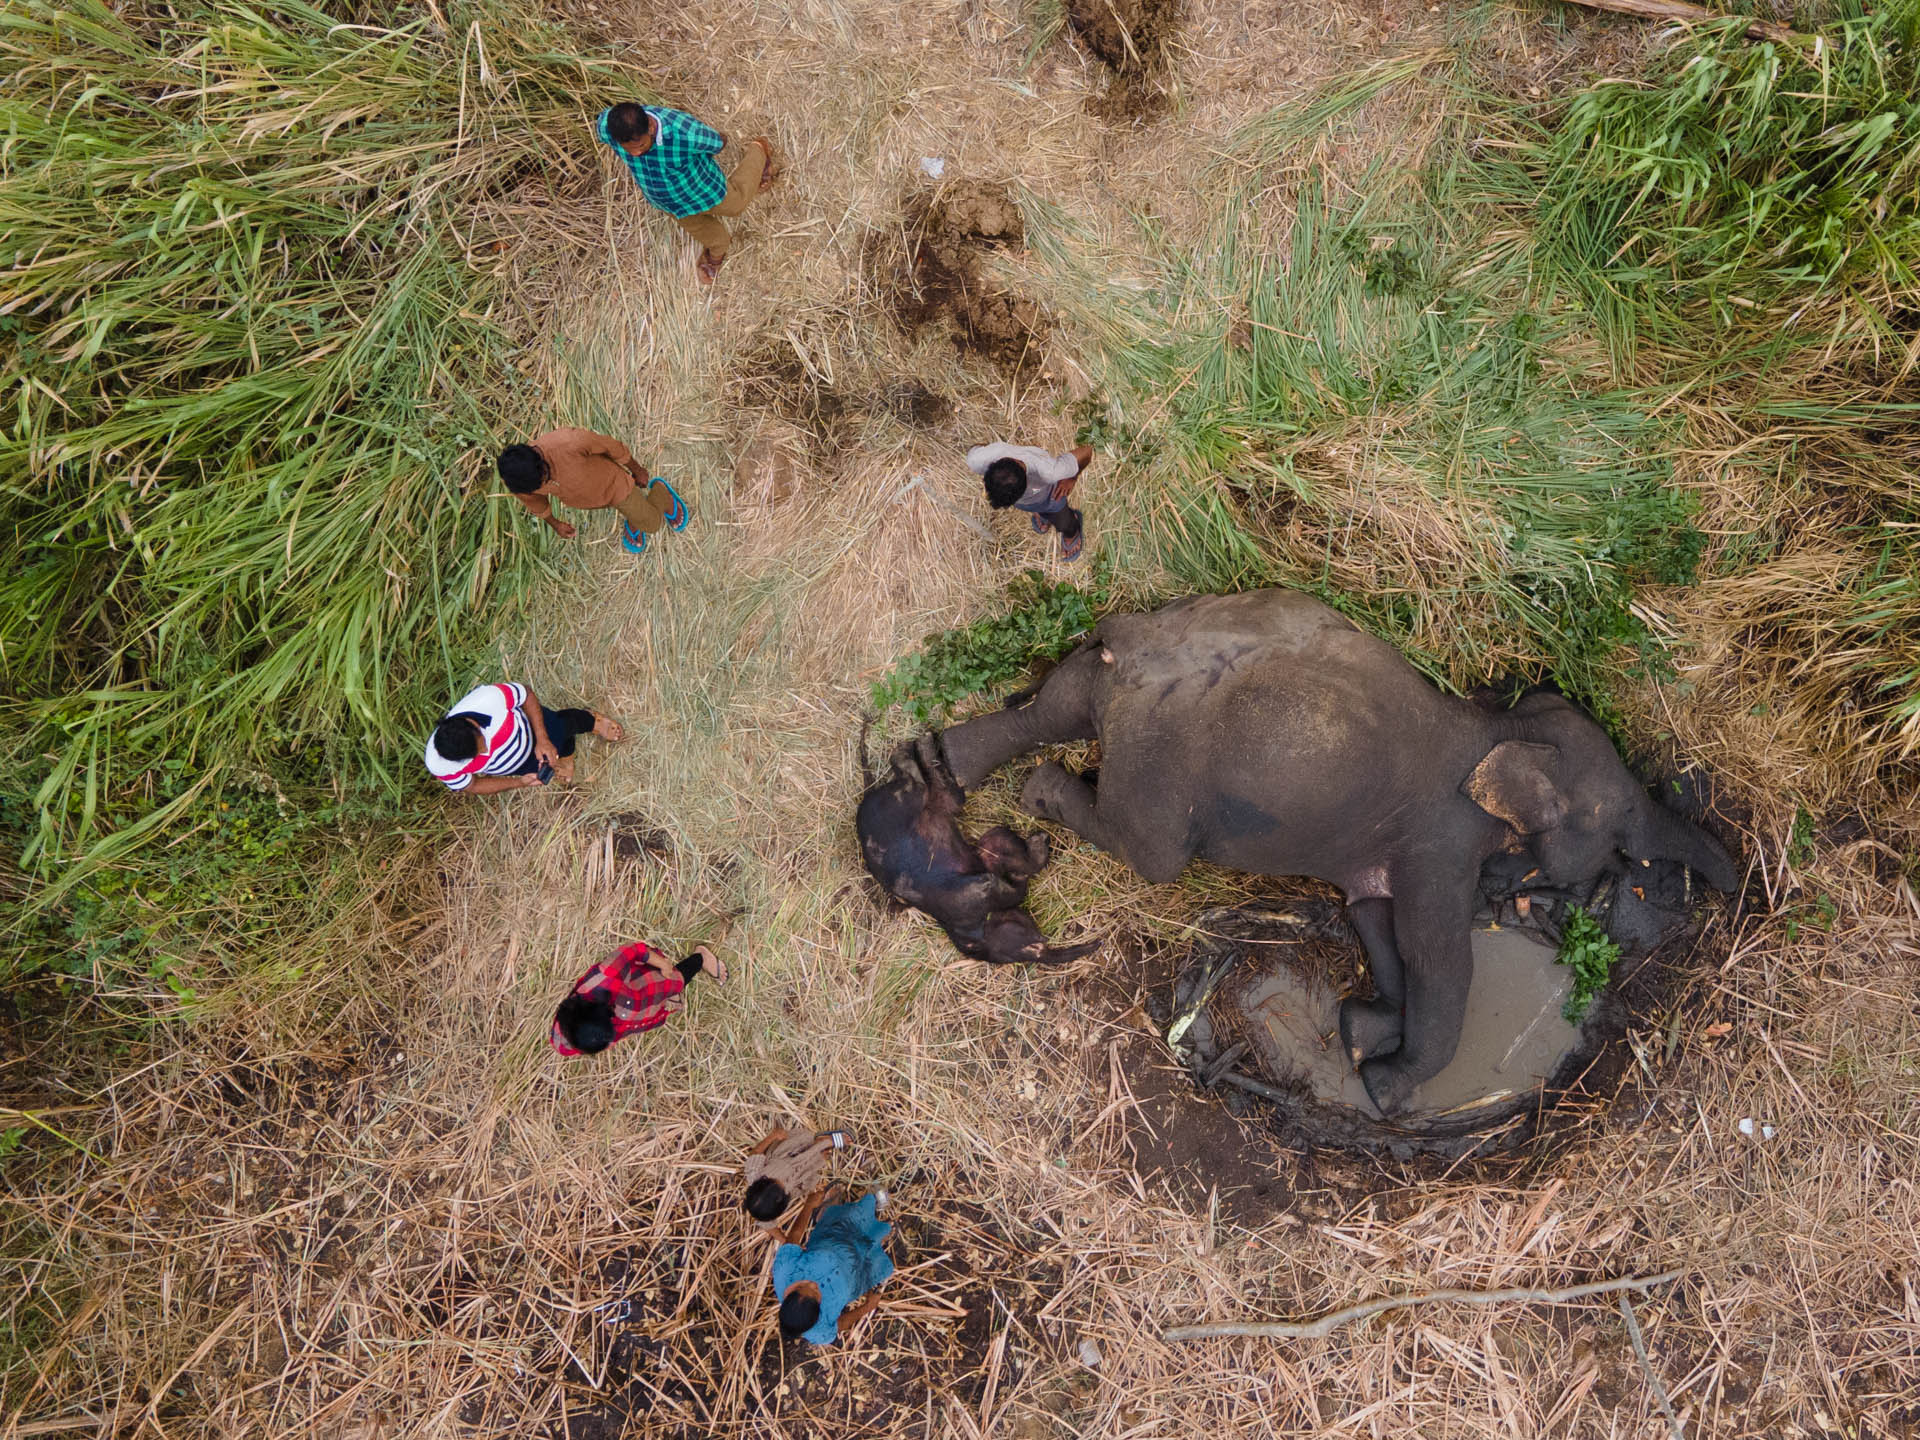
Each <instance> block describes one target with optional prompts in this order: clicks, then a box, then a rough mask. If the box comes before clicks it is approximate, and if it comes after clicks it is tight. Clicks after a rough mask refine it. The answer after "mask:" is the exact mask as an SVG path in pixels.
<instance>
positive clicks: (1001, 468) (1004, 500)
mask: <svg viewBox="0 0 1920 1440" xmlns="http://www.w3.org/2000/svg"><path fill="white" fill-rule="evenodd" d="M980 479H981V480H982V481H983V482H985V484H986V487H987V504H989V505H991V506H992V507H993V508H994V509H996V510H1004V509H1006V508H1007V507H1008V506H1009V505H1011V504H1013V503H1014V502H1015V501H1017V500H1018V499H1019V498H1020V497H1021V496H1022V495H1024V494H1026V493H1027V467H1026V466H1024V465H1022V464H1021V463H1020V462H1019V461H1018V460H996V461H994V462H993V463H992V464H991V465H989V466H987V473H986V474H984V475H982V476H981V477H980Z"/></svg>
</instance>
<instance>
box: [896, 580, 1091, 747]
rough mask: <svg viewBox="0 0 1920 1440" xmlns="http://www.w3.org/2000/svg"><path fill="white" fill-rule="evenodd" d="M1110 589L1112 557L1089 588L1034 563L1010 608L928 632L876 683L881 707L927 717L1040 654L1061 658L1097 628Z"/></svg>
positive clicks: (1015, 586)
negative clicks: (1051, 578)
mask: <svg viewBox="0 0 1920 1440" xmlns="http://www.w3.org/2000/svg"><path fill="white" fill-rule="evenodd" d="M1108 590H1109V575H1108V572H1107V570H1106V568H1105V566H1104V564H1097V565H1096V568H1095V570H1094V573H1093V575H1092V577H1091V583H1090V584H1089V585H1088V586H1087V588H1086V589H1085V590H1082V589H1081V588H1080V587H1079V586H1077V585H1071V584H1068V583H1066V582H1064V581H1062V582H1060V583H1057V584H1049V583H1048V582H1047V579H1046V577H1045V576H1044V575H1042V574H1041V573H1040V572H1039V571H1038V570H1028V571H1027V572H1025V573H1024V574H1022V575H1021V576H1020V577H1019V578H1018V579H1016V580H1015V581H1014V582H1013V583H1012V584H1011V585H1009V586H1008V587H1007V593H1006V597H1005V598H1006V605H1007V609H1006V613H1004V614H1001V615H996V616H990V617H989V618H987V619H985V620H976V621H975V622H974V623H973V624H971V625H968V626H965V627H963V628H961V629H958V630H943V631H941V632H940V633H938V634H935V635H929V636H927V638H926V639H925V640H923V641H922V642H921V644H920V649H919V651H918V652H917V653H915V654H913V655H909V656H907V657H906V658H905V659H904V660H902V661H900V662H899V663H898V664H896V665H895V666H894V667H893V669H892V670H890V671H888V672H887V674H886V676H885V677H884V678H883V679H882V680H880V681H879V683H877V684H876V685H875V686H874V687H873V708H874V709H875V710H876V711H878V712H880V713H882V714H884V713H885V712H886V711H887V710H889V709H891V708H892V707H893V706H895V705H900V706H904V707H905V708H906V711H907V713H908V714H910V715H911V716H913V718H914V720H915V721H916V722H917V723H919V724H923V725H924V724H926V723H928V722H929V721H931V720H932V719H933V718H934V717H935V716H936V715H940V714H943V713H945V712H946V711H948V710H950V709H952V707H953V706H955V705H957V704H959V703H960V702H961V701H962V700H965V699H967V698H968V697H969V696H972V695H977V694H979V693H980V692H981V691H983V690H988V689H991V688H992V687H994V686H996V685H1001V684H1004V683H1005V682H1007V681H1009V680H1012V679H1014V678H1015V677H1016V676H1019V675H1023V674H1025V673H1026V672H1027V670H1028V669H1030V668H1031V667H1032V666H1033V665H1034V664H1036V663H1037V662H1039V661H1042V660H1057V659H1059V658H1060V657H1061V656H1062V655H1064V654H1066V653H1067V652H1068V651H1069V650H1071V649H1072V648H1073V647H1074V646H1075V645H1076V644H1077V643H1078V642H1079V641H1080V639H1081V637H1082V636H1084V635H1085V634H1086V633H1087V632H1088V631H1089V630H1091V629H1092V628H1093V626H1094V622H1095V621H1096V620H1098V619H1099V618H1100V614H1101V612H1102V611H1103V610H1104V609H1105V608H1106V605H1107V597H1108Z"/></svg>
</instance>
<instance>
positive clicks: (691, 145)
mask: <svg viewBox="0 0 1920 1440" xmlns="http://www.w3.org/2000/svg"><path fill="white" fill-rule="evenodd" d="M680 141H681V143H682V144H683V145H685V146H686V147H687V149H689V150H691V151H692V152H693V153H694V154H696V155H718V154H719V153H720V152H721V150H722V149H724V148H725V147H726V143H727V137H726V136H724V135H722V134H721V133H720V132H719V131H718V130H716V129H714V128H713V127H712V126H711V125H709V124H707V123H706V122H705V121H704V120H696V119H694V118H693V116H691V115H688V116H686V119H685V122H684V123H683V124H682V125H681V127H680Z"/></svg>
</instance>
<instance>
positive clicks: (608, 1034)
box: [553, 990, 613, 1055]
mask: <svg viewBox="0 0 1920 1440" xmlns="http://www.w3.org/2000/svg"><path fill="white" fill-rule="evenodd" d="M553 1018H554V1022H555V1023H556V1024H557V1025H559V1027H560V1033H561V1034H562V1035H564V1036H565V1037H566V1041H567V1043H568V1044H569V1045H571V1046H572V1047H573V1048H574V1049H576V1050H578V1051H579V1052H580V1053H581V1054H582V1055H598V1054H599V1053H600V1052H601V1051H602V1050H604V1049H606V1048H607V1047H608V1046H609V1045H611V1044H613V1002H612V1001H611V1000H609V999H607V997H606V996H604V995H582V994H581V993H580V992H579V991H577V990H576V991H575V992H574V993H573V994H571V995H569V996H567V998H566V999H564V1000H562V1001H561V1002H560V1008H559V1009H558V1010H555V1011H554V1012H553Z"/></svg>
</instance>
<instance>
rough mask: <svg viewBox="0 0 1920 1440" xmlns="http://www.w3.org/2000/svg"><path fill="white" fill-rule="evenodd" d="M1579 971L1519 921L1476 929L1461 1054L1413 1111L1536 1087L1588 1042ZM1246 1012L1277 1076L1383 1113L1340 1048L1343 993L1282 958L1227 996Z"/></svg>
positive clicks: (1488, 1101) (1257, 1045) (1486, 1101)
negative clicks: (1579, 1016)
mask: <svg viewBox="0 0 1920 1440" xmlns="http://www.w3.org/2000/svg"><path fill="white" fill-rule="evenodd" d="M1572 983H1573V973H1572V972H1571V971H1570V970H1569V969H1567V967H1565V966H1564V965H1557V964H1555V963H1554V952H1553V951H1552V950H1551V949H1550V948H1548V947H1547V946H1545V945H1542V944H1541V943H1539V942H1538V941H1537V940H1534V939H1533V938H1531V937H1529V936H1528V935H1526V934H1524V933H1522V932H1520V931H1516V930H1476V931H1474V932H1473V986H1472V988H1471V990H1470V991H1469V992H1468V996H1467V1019H1466V1024H1465V1026H1464V1028H1463V1029H1462V1031H1461V1035H1460V1048H1459V1049H1458V1050H1457V1051H1456V1052H1455V1054H1454V1057H1453V1061H1452V1063H1451V1064H1449V1065H1448V1066H1447V1068H1446V1069H1445V1070H1442V1071H1441V1072H1440V1073H1439V1074H1438V1075H1436V1076H1434V1077H1433V1079H1431V1080H1429V1081H1428V1082H1427V1083H1426V1084H1425V1085H1423V1086H1421V1087H1420V1090H1419V1091H1418V1092H1417V1093H1416V1095H1415V1097H1414V1101H1413V1104H1412V1105H1411V1106H1410V1107H1409V1111H1408V1115H1407V1116H1406V1117H1404V1118H1409V1119H1410V1118H1415V1117H1424V1118H1433V1117H1436V1116H1440V1115H1447V1114H1452V1113H1460V1112H1465V1111H1468V1110H1471V1109H1474V1108H1478V1107H1480V1106H1482V1105H1495V1104H1499V1103H1500V1102H1502V1101H1506V1100H1511V1099H1513V1098H1514V1097H1516V1096H1519V1095H1524V1094H1526V1093H1527V1092H1529V1091H1531V1090H1533V1089H1535V1088H1536V1087H1537V1086H1538V1085H1539V1084H1541V1082H1543V1081H1545V1080H1546V1079H1548V1078H1549V1077H1551V1076H1552V1074H1553V1073H1554V1070H1555V1069H1556V1068H1557V1067H1558V1066H1559V1064H1560V1062H1561V1060H1563V1059H1564V1058H1565V1057H1566V1056H1567V1055H1568V1054H1570V1053H1571V1052H1572V1051H1573V1050H1574V1049H1575V1048H1576V1046H1577V1045H1578V1044H1579V1040H1580V1031H1579V1027H1577V1026H1574V1025H1569V1024H1568V1023H1567V1022H1566V1021H1565V1020H1564V1019H1562V1018H1561V1015H1560V1009H1561V1006H1562V1005H1564V1004H1565V1003H1566V998H1567V992H1568V989H1569V988H1570V987H1571V985H1572ZM1228 998H1229V1000H1230V1003H1232V1004H1233V1006H1234V1007H1235V1008H1236V1009H1237V1010H1238V1011H1239V1012H1240V1014H1241V1017H1242V1018H1243V1020H1244V1021H1245V1022H1246V1032H1247V1035H1248V1038H1249V1039H1250V1040H1251V1041H1252V1043H1253V1046H1254V1049H1255V1050H1256V1051H1257V1052H1258V1053H1259V1055H1260V1059H1261V1061H1262V1068H1264V1069H1265V1070H1266V1072H1267V1074H1268V1075H1269V1076H1270V1077H1271V1078H1272V1080H1273V1081H1274V1083H1276V1084H1281V1085H1286V1086H1289V1087H1298V1088H1300V1089H1301V1090H1302V1091H1304V1092H1305V1093H1307V1094H1310V1095H1312V1097H1313V1098H1314V1099H1315V1100H1318V1101H1320V1102H1321V1103H1323V1104H1335V1105H1348V1106H1351V1107H1353V1108H1354V1109H1356V1110H1359V1111H1361V1112H1363V1113H1364V1114H1366V1115H1368V1116H1377V1115H1378V1113H1379V1112H1378V1111H1377V1110H1375V1109H1374V1107H1373V1104H1372V1102H1371V1101H1369V1100H1368V1099H1367V1094H1366V1090H1365V1088H1364V1087H1363V1086H1362V1085H1361V1083H1360V1077H1359V1076H1358V1075H1357V1074H1356V1073H1355V1072H1354V1071H1353V1069H1352V1067H1351V1066H1350V1065H1349V1064H1348V1062H1347V1058H1346V1056H1345V1055H1344V1054H1343V1053H1342V1052H1341V1049H1340V1034H1339V1013H1338V1007H1339V998H1338V996H1336V995H1335V994H1334V992H1333V991H1332V990H1330V989H1327V988H1326V987H1325V986H1323V985H1320V984H1318V983H1316V982H1309V981H1306V980H1303V979H1301V978H1300V976H1299V975H1297V974H1296V973H1295V972H1294V971H1293V970H1292V969H1291V968H1290V967H1288V966H1286V965H1284V964H1281V965H1277V966H1275V967H1274V968H1273V970H1272V971H1271V972H1270V973H1266V974H1259V975H1253V976H1249V977H1248V978H1247V979H1246V980H1245V981H1243V982H1241V983H1240V984H1239V985H1238V986H1236V987H1234V988H1233V991H1232V994H1231V995H1230V996H1229V997H1228Z"/></svg>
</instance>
